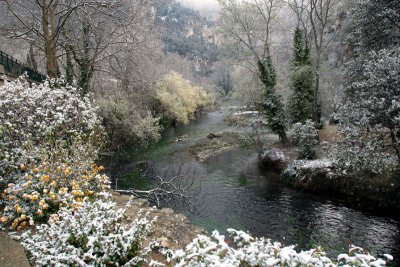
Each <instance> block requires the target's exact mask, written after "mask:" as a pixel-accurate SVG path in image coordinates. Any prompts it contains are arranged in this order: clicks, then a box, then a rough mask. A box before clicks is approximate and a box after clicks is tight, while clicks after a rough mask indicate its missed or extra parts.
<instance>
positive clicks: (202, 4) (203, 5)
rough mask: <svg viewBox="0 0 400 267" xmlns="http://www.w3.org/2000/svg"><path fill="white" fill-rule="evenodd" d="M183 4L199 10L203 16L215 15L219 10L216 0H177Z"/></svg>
mask: <svg viewBox="0 0 400 267" xmlns="http://www.w3.org/2000/svg"><path fill="white" fill-rule="evenodd" d="M178 1H179V2H180V3H182V4H183V5H184V6H187V7H190V8H193V9H196V10H199V11H200V13H201V14H202V15H203V16H207V17H211V16H215V15H216V14H218V12H219V5H218V2H217V1H216V0H201V1H193V0H178Z"/></svg>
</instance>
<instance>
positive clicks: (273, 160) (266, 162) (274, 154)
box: [258, 148, 289, 171]
mask: <svg viewBox="0 0 400 267" xmlns="http://www.w3.org/2000/svg"><path fill="white" fill-rule="evenodd" d="M258 159H259V166H260V168H262V169H264V170H273V171H282V170H284V169H285V168H286V166H287V165H288V163H289V158H288V157H286V156H285V154H284V153H283V152H282V151H279V150H276V149H268V148H264V149H263V150H262V151H261V153H260V154H259V155H258Z"/></svg>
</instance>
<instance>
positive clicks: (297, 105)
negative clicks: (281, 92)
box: [289, 28, 313, 123]
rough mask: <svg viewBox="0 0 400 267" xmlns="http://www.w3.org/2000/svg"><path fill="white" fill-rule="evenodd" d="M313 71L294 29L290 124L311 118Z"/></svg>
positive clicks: (308, 56) (297, 33)
mask: <svg viewBox="0 0 400 267" xmlns="http://www.w3.org/2000/svg"><path fill="white" fill-rule="evenodd" d="M312 77H313V70H312V67H311V59H310V51H309V49H308V48H307V47H306V46H305V45H304V42H303V34H302V32H301V30H300V29H299V28H296V30H295V33H294V40H293V73H292V77H291V86H290V87H291V89H292V91H293V93H292V95H291V96H290V98H289V116H290V120H291V122H292V123H297V122H305V121H306V120H307V119H310V118H311V111H312V102H313V91H312V85H313V78H312Z"/></svg>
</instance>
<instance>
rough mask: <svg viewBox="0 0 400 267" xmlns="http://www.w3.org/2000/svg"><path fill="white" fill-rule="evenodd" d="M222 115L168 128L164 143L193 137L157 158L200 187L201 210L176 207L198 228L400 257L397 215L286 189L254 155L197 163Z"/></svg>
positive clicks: (332, 250) (302, 246)
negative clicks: (198, 149) (201, 145)
mask: <svg viewBox="0 0 400 267" xmlns="http://www.w3.org/2000/svg"><path fill="white" fill-rule="evenodd" d="M224 116H225V114H223V113H220V112H212V113H209V114H208V115H206V116H204V117H202V118H201V119H199V120H198V121H197V122H195V123H192V124H190V125H187V126H181V127H177V128H173V129H170V130H168V131H167V132H166V133H165V136H164V140H173V139H174V138H175V137H178V136H181V135H184V134H186V135H188V136H189V138H188V139H185V140H184V141H183V142H181V143H173V142H172V143H170V145H167V146H165V147H164V148H163V153H164V155H168V156H163V157H160V158H158V159H157V160H156V165H157V166H158V167H159V168H160V169H163V168H168V167H170V166H171V165H182V166H184V168H186V169H188V170H189V172H191V173H193V175H195V177H196V181H197V182H198V183H199V184H201V194H200V200H199V202H198V205H197V207H198V210H197V212H196V213H190V212H187V211H185V207H178V209H179V210H180V211H181V212H183V213H185V214H186V215H187V216H188V217H189V219H190V220H191V221H192V222H193V223H194V224H197V225H200V226H202V227H205V228H206V229H208V230H209V231H212V230H214V229H217V230H219V231H220V232H225V230H226V229H227V228H235V229H242V230H246V231H249V232H250V233H251V234H253V235H255V236H267V237H269V238H271V239H273V240H277V241H281V242H283V243H284V244H286V245H289V244H297V245H298V249H310V248H312V247H315V246H316V245H321V246H323V247H324V248H325V250H326V251H327V252H328V254H330V255H331V256H332V255H336V254H338V253H343V252H347V246H348V242H349V241H350V240H351V241H353V243H354V244H356V245H359V246H362V247H365V248H368V250H369V251H370V252H371V253H373V254H374V255H377V254H381V253H389V254H392V255H393V256H395V257H396V258H397V259H398V258H399V257H400V219H399V217H397V218H396V216H395V214H394V213H395V212H394V213H393V214H388V216H382V215H380V216H376V215H374V213H373V212H365V211H361V210H356V209H353V208H350V207H346V205H345V204H343V203H342V202H341V201H340V200H338V199H332V198H328V197H323V196H316V195H313V194H307V193H304V192H299V191H295V190H292V189H290V188H287V187H286V186H285V185H283V184H282V183H280V182H279V179H278V176H277V174H274V173H267V174H265V173H264V174H262V173H261V172H260V171H259V169H258V167H257V157H256V154H255V152H252V151H245V150H241V149H236V150H232V151H227V152H225V153H222V154H220V155H217V156H215V157H213V158H211V159H210V160H208V161H207V162H205V163H199V162H197V161H196V160H194V159H193V157H192V156H191V155H190V153H189V152H188V150H189V147H190V146H191V145H193V144H194V143H196V141H198V140H200V139H201V138H204V137H205V136H206V135H207V134H208V133H210V132H214V133H215V132H219V131H222V130H225V129H227V128H228V126H226V125H225V124H224V122H223V121H222V119H223V118H224ZM376 214H378V213H376ZM395 264H396V265H400V262H399V261H398V260H397V261H396V263H395Z"/></svg>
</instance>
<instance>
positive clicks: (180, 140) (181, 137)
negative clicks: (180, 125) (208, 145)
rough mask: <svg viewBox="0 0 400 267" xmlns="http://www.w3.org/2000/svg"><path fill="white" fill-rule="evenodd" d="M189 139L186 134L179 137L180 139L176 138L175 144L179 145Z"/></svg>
mask: <svg viewBox="0 0 400 267" xmlns="http://www.w3.org/2000/svg"><path fill="white" fill-rule="evenodd" d="M187 138H189V136H188V135H186V134H184V135H182V136H179V137H177V138H175V139H174V142H175V143H179V142H182V141H183V140H185V139H187Z"/></svg>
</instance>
